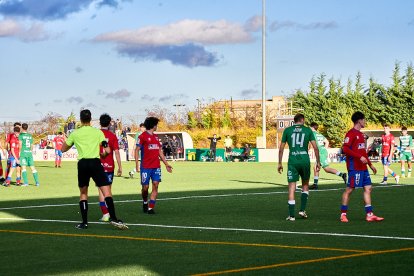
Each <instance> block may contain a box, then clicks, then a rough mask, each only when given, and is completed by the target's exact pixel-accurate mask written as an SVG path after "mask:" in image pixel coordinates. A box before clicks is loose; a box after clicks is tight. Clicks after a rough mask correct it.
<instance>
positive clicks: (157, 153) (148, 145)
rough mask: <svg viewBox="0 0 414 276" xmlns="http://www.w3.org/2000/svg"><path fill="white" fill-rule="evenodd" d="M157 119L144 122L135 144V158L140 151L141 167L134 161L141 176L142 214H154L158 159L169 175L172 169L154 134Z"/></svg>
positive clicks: (157, 182)
mask: <svg viewBox="0 0 414 276" xmlns="http://www.w3.org/2000/svg"><path fill="white" fill-rule="evenodd" d="M158 122H159V119H158V118H155V117H148V118H146V119H145V121H144V126H145V129H146V131H145V132H143V133H142V134H141V135H140V136H138V140H137V142H136V146H137V147H136V149H135V156H138V154H139V152H140V151H141V165H140V162H139V158H136V159H135V166H136V170H137V171H139V172H140V174H141V185H142V189H141V195H142V200H143V205H142V209H143V211H144V213H148V214H155V212H154V207H155V202H156V199H157V195H158V185H159V183H160V182H161V164H160V159H161V161H162V162H163V163H164V165H165V168H166V169H167V171H168V172H169V173H171V172H172V167H171V166H170V165H169V164H168V162H167V160H166V159H165V156H164V153H163V152H162V145H161V143H160V141H159V139H158V135H157V134H155V133H154V132H155V131H156V130H157V125H158ZM150 180H152V192H151V197H150V201H149V203H148V188H149V182H150Z"/></svg>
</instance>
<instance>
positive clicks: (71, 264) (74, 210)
mask: <svg viewBox="0 0 414 276" xmlns="http://www.w3.org/2000/svg"><path fill="white" fill-rule="evenodd" d="M240 182H244V181H240ZM249 183H250V182H249ZM265 184H266V183H265ZM269 184H271V185H272V186H282V185H277V184H275V183H269ZM13 188H14V187H13ZM92 188H93V187H91V189H92ZM339 188H343V185H337V184H325V185H323V186H322V187H321V190H323V189H338V191H333V193H318V192H315V193H314V194H312V201H314V202H310V205H309V207H310V208H309V210H310V214H311V216H312V215H314V217H311V218H310V219H308V220H297V221H296V222H295V223H294V224H292V223H288V222H286V221H285V220H284V218H285V217H286V214H287V206H286V203H287V189H286V186H284V187H283V188H281V187H269V188H259V189H232V190H224V189H223V190H198V191H185V192H164V193H163V192H162V191H161V193H160V195H159V200H158V201H157V205H156V211H157V214H156V215H154V216H150V215H147V214H144V213H143V212H142V205H141V200H140V195H139V194H124V195H115V196H114V199H115V206H116V210H117V215H118V217H119V218H120V219H123V220H124V221H125V222H126V223H127V224H128V223H129V224H140V225H135V226H132V227H131V229H130V230H128V231H117V230H115V229H113V228H112V227H111V226H109V225H101V224H93V223H91V224H90V227H89V229H88V230H86V231H79V230H76V229H75V228H74V225H75V223H73V222H72V221H79V219H80V215H79V213H78V210H79V206H78V200H79V199H78V196H69V197H63V198H49V199H36V200H35V199H25V200H13V201H1V202H0V217H3V218H4V217H6V216H10V217H16V218H27V219H44V220H50V221H43V222H41V221H20V222H18V221H9V220H0V230H2V231H3V232H0V238H1V240H2V249H1V250H2V251H3V253H4V254H6V253H5V250H7V254H8V255H9V256H13V259H11V260H10V261H9V262H4V263H3V264H2V266H1V267H0V274H2V275H6V274H7V272H10V271H13V273H15V274H32V275H44V274H58V273H66V274H74V273H78V272H80V273H82V274H85V273H89V274H121V273H122V274H135V275H136V274H159V275H172V274H180V275H182V274H192V273H197V272H207V271H217V270H223V268H233V267H235V268H237V267H246V266H248V265H249V264H248V262H252V265H256V266H257V265H262V264H263V265H265V264H269V263H274V255H273V254H269V253H270V252H272V251H261V250H264V249H260V250H259V249H256V248H251V247H250V248H241V247H240V248H234V247H216V246H206V245H203V246H200V245H195V244H191V243H180V242H176V243H174V242H171V241H170V242H161V241H156V240H154V239H157V238H164V239H165V238H167V239H181V240H184V239H185V240H200V239H204V240H211V241H220V240H222V241H240V240H243V241H246V242H257V243H271V242H272V241H273V242H275V241H278V242H281V243H286V242H287V241H288V243H289V244H301V243H302V242H303V241H304V240H305V237H301V236H296V237H299V238H297V239H292V238H291V237H292V236H283V234H277V235H275V234H273V236H269V235H266V234H264V233H254V232H248V233H244V232H239V231H227V232H214V231H207V230H203V229H202V228H200V227H202V226H210V227H217V228H221V227H223V228H233V229H236V228H240V229H282V230H286V231H310V230H309V229H311V231H313V232H329V231H332V232H338V227H340V226H343V225H339V224H338V219H337V215H338V212H337V207H338V205H339V202H340V195H341V193H342V189H339ZM15 189H19V188H18V187H16V188H15ZM28 189H36V187H28ZM408 196H409V195H407V196H406V197H408ZM354 197H357V195H355V196H354ZM401 200H403V199H401ZM357 201H358V200H356V198H355V200H354V202H355V205H358V206H359V205H360V202H358V204H356V202H357ZM89 202H90V205H89V220H90V222H98V218H99V217H100V216H101V213H100V211H99V206H98V205H97V204H96V203H97V197H96V196H91V197H90V200H89ZM322 203H323V204H322ZM64 204H65V205H64ZM45 205H56V206H45ZM25 206H26V208H13V207H25ZM27 206H32V207H27ZM40 206H43V207H40ZM359 207H360V206H359ZM6 208H12V209H6ZM57 220H61V221H62V222H56V221H57ZM53 221H55V222H53ZM65 221H66V222H65ZM144 225H152V227H148V226H144ZM156 225H158V227H157V226H156ZM161 225H167V226H186V227H195V228H193V229H191V228H186V229H184V230H183V229H179V228H163V227H160V226H161ZM347 226H348V225H347ZM351 226H353V227H354V228H350V227H347V228H345V227H341V231H346V230H347V229H348V231H350V232H352V231H359V232H365V231H366V233H372V228H370V227H371V226H372V225H369V224H367V223H365V222H364V221H363V217H362V219H361V223H358V222H354V223H353V225H351ZM391 226H392V225H391ZM391 226H390V225H389V226H388V227H391ZM400 226H401V225H397V224H395V227H394V228H395V229H391V230H392V231H390V229H388V228H387V229H385V230H386V231H387V232H388V233H392V234H394V235H398V231H396V230H397V229H403V228H404V229H410V228H409V227H408V226H409V225H406V226H405V227H402V228H401V227H400ZM197 227H199V228H197ZM379 228H381V229H379V230H378V231H379V232H378V233H381V234H383V233H384V231H385V230H384V228H383V227H379ZM352 229H356V230H352ZM4 230H11V231H13V230H21V231H27V232H25V233H17V232H4ZM30 231H32V232H44V233H50V234H45V235H36V234H33V233H32V234H30V233H28V232H30ZM400 231H401V230H400ZM407 231H409V230H407ZM54 233H63V234H67V235H68V236H64V235H61V236H57V235H54ZM79 234H81V235H82V234H84V235H90V236H84V237H82V236H78V235H79ZM374 234H375V233H374ZM400 234H401V233H400ZM70 235H73V236H70ZM119 236H124V237H130V238H125V239H119V238H117V237H119ZM289 237H290V239H289ZM134 238H135V239H134ZM145 238H152V239H153V240H151V239H148V240H146V239H145ZM286 239H288V240H286ZM319 239H320V237H319ZM312 240H313V241H317V242H318V243H317V244H318V245H321V243H322V244H323V243H326V244H324V246H332V247H333V246H343V245H341V244H339V245H338V244H329V242H330V241H329V239H328V238H324V240H321V241H319V240H318V237H306V242H311V241H312ZM358 242H359V244H360V240H359V241H358ZM392 242H394V241H392ZM348 246H354V247H357V246H356V245H346V246H345V247H348ZM267 250H269V249H267ZM305 253H306V254H310V253H309V252H305ZM305 253H304V255H303V256H299V258H302V259H304V258H306V257H307V256H306V254H305ZM238 254H242V255H243V254H246V255H245V256H244V255H243V257H240V260H238V259H237V256H239V255H238ZM252 254H253V255H255V254H257V256H258V257H257V258H251V256H252ZM284 254H285V253H282V254H279V255H284ZM318 254H319V253H318ZM321 254H322V253H321ZM299 255H300V254H299ZM259 256H260V257H259ZM289 258H293V260H296V259H295V258H298V256H297V255H294V257H289ZM259 259H260V260H259ZM262 259H263V260H262ZM13 260H18V261H13ZM22 260H24V261H22ZM262 261H263V263H261V262H262Z"/></svg>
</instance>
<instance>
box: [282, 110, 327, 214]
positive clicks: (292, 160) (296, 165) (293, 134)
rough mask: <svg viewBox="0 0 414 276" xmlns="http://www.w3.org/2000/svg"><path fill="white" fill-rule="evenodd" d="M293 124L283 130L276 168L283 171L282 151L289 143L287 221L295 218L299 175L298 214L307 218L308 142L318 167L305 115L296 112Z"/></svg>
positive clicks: (316, 152)
mask: <svg viewBox="0 0 414 276" xmlns="http://www.w3.org/2000/svg"><path fill="white" fill-rule="evenodd" d="M293 120H294V122H295V123H294V125H293V126H290V127H288V128H286V129H285V130H284V131H283V135H282V142H281V143H280V146H279V165H278V168H277V170H278V171H279V173H282V172H283V165H282V159H283V151H284V149H285V145H286V143H287V144H288V145H289V159H288V171H287V181H288V183H289V196H288V210H289V216H288V217H287V218H286V220H288V221H294V220H295V203H296V202H295V190H296V182H297V181H299V177H300V178H301V179H302V194H301V206H300V211H299V215H300V216H301V217H302V218H307V217H308V215H307V214H306V211H305V209H306V204H307V201H308V197H309V179H310V159H309V153H308V146H309V143H311V144H312V146H313V148H314V150H315V156H316V170H319V169H320V159H319V150H318V146H317V145H316V142H315V137H314V135H313V132H312V130H311V129H310V128H309V127H305V126H304V123H305V116H304V115H303V114H297V115H295V117H294V118H293Z"/></svg>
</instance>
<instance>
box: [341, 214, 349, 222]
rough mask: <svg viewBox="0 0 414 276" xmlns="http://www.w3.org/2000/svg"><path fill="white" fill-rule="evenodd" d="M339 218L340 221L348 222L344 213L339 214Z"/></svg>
mask: <svg viewBox="0 0 414 276" xmlns="http://www.w3.org/2000/svg"><path fill="white" fill-rule="evenodd" d="M340 220H341V222H348V221H349V220H348V218H347V216H346V214H341V218H340Z"/></svg>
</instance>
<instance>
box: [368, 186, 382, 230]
mask: <svg viewBox="0 0 414 276" xmlns="http://www.w3.org/2000/svg"><path fill="white" fill-rule="evenodd" d="M371 192H372V186H371V185H369V186H365V187H364V202H365V212H366V213H367V216H366V220H367V221H368V222H372V221H382V220H384V218H382V217H377V216H376V215H374V213H373V212H372V205H371Z"/></svg>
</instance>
